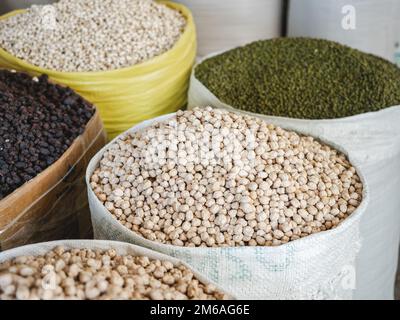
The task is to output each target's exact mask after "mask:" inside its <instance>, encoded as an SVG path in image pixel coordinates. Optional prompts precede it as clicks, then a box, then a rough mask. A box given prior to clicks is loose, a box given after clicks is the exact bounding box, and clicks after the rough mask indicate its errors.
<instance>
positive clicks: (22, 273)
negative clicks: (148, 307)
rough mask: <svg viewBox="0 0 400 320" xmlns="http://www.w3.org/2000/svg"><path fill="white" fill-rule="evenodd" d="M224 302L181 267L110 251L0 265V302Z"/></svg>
mask: <svg viewBox="0 0 400 320" xmlns="http://www.w3.org/2000/svg"><path fill="white" fill-rule="evenodd" d="M226 298H228V297H227V296H226V295H225V294H224V293H222V292H220V291H219V290H217V288H216V287H215V286H214V285H212V284H203V283H202V282H200V281H199V280H198V279H197V278H196V276H195V275H194V274H193V273H192V272H191V271H190V270H189V269H188V268H186V267H185V266H183V265H178V266H174V265H173V264H172V263H171V262H169V261H161V260H157V259H149V258H148V257H146V256H133V255H120V254H117V252H116V251H115V250H114V249H110V250H90V249H69V250H68V249H65V248H64V247H56V248H54V249H53V250H51V251H49V252H48V253H46V254H45V255H39V256H20V257H17V258H15V259H12V260H9V261H6V262H3V263H1V264H0V300H3V299H4V300H6V299H21V300H26V299H31V300H33V299H44V300H48V299H74V300H75V299H79V300H83V299H86V300H100V299H101V300H104V299H124V300H126V299H145V300H148V299H150V300H186V299H202V300H205V299H207V300H209V299H210V300H215V299H226Z"/></svg>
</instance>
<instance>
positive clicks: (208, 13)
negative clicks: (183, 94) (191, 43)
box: [177, 0, 283, 57]
mask: <svg viewBox="0 0 400 320" xmlns="http://www.w3.org/2000/svg"><path fill="white" fill-rule="evenodd" d="M177 2H180V3H183V4H184V5H186V6H187V7H188V8H189V9H190V10H191V11H192V13H193V15H194V20H195V23H196V27H197V39H198V55H199V56H200V57H201V56H204V55H206V54H208V53H210V52H215V51H219V50H226V49H229V48H232V47H236V46H239V45H243V44H245V43H247V42H249V41H255V40H260V39H269V38H274V37H279V36H280V35H281V24H282V3H283V1H282V0H229V1H226V0H178V1H177Z"/></svg>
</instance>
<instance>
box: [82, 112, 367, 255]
mask: <svg viewBox="0 0 400 320" xmlns="http://www.w3.org/2000/svg"><path fill="white" fill-rule="evenodd" d="M232 112H235V111H232ZM175 115H176V113H170V114H167V115H163V116H160V117H156V118H154V119H151V120H146V121H143V122H141V123H139V124H137V125H135V126H133V127H132V128H130V129H129V130H127V131H125V132H124V133H122V134H120V135H118V136H117V137H116V138H114V139H113V140H111V141H110V142H109V143H108V144H107V145H106V146H104V147H103V148H102V149H101V150H100V151H99V152H98V153H97V154H96V155H95V156H94V157H93V158H92V159H91V160H90V162H89V164H88V166H87V169H86V184H87V189H88V197H89V199H90V198H93V199H94V201H96V204H97V206H99V207H102V208H103V209H104V212H107V214H108V215H109V217H107V218H111V219H112V220H113V222H115V226H117V224H118V225H119V227H120V228H121V230H125V231H126V232H128V233H130V234H132V235H133V236H134V237H139V238H140V240H141V242H142V243H143V245H145V246H147V247H151V248H157V250H162V252H171V251H175V250H180V251H185V252H193V251H198V252H199V251H201V250H212V251H217V250H221V249H222V250H223V249H229V250H238V251H239V250H243V249H247V248H257V249H258V250H260V249H263V250H267V251H271V252H272V251H273V252H278V251H284V250H286V249H287V248H289V247H292V246H293V245H298V246H299V248H300V247H301V248H307V242H310V243H313V241H314V243H321V242H319V241H318V240H319V239H321V241H322V240H324V239H323V237H329V236H334V235H337V234H340V233H341V232H343V231H345V230H347V229H349V228H351V227H352V226H353V224H356V225H358V224H359V222H360V220H361V217H362V214H363V213H364V212H365V211H366V208H367V206H368V204H369V201H370V191H369V186H368V184H367V182H366V179H365V176H364V174H363V172H362V170H360V169H359V168H360V166H359V161H356V160H355V161H353V157H352V156H351V154H349V152H348V151H347V150H346V149H345V148H344V147H342V146H340V145H337V144H336V143H334V142H331V141H329V140H328V139H325V138H319V137H315V136H313V137H314V138H315V139H317V140H318V141H320V142H322V143H324V144H326V145H328V146H330V147H332V148H334V149H335V150H337V151H339V152H342V153H343V154H344V155H345V156H346V157H347V159H348V161H349V162H350V164H351V165H352V166H353V167H354V168H355V169H356V172H357V175H358V176H359V177H360V180H361V183H362V184H363V192H362V196H363V199H362V201H361V203H360V205H359V206H358V207H357V209H356V210H355V211H354V212H353V213H352V214H351V215H350V216H349V217H347V218H346V219H344V220H343V221H341V222H340V223H339V224H338V225H337V226H336V227H335V228H333V229H329V230H326V231H321V232H318V233H314V234H311V235H309V236H306V237H303V238H300V239H297V240H293V241H289V242H288V243H285V244H281V245H279V246H256V247H249V246H236V247H207V248H202V247H194V248H191V247H184V246H175V245H172V244H165V243H161V242H157V241H151V240H148V239H146V238H145V237H143V236H142V235H141V234H139V233H136V232H134V231H132V230H131V229H128V228H127V227H125V226H124V225H122V224H121V223H120V222H119V221H117V220H116V219H115V218H114V216H113V215H112V214H111V212H110V211H109V210H107V208H106V207H105V206H104V205H103V204H102V203H101V202H100V200H99V199H98V198H97V196H96V194H95V193H94V191H93V189H92V187H91V185H90V178H91V176H92V174H93V172H94V170H95V169H96V168H97V167H98V164H99V162H100V160H101V158H102V156H103V154H104V152H106V151H107V150H108V149H109V147H110V146H111V145H112V144H114V143H115V142H116V141H117V140H118V139H120V138H122V137H124V136H125V135H127V134H129V133H133V132H135V131H139V130H143V129H145V128H147V127H148V126H150V125H152V124H153V123H157V122H161V121H164V120H168V119H170V118H172V117H174V116H175ZM262 120H263V119H262ZM263 121H266V120H263ZM266 122H267V121H266ZM138 127H139V128H138ZM279 127H281V128H283V129H285V126H279ZM286 130H290V131H293V132H296V133H298V132H299V131H296V130H292V129H286ZM301 135H303V134H301ZM89 201H90V200H89ZM92 210H93V209H92V208H90V211H91V216H92V217H93V213H92ZM102 211H103V210H102ZM101 215H103V213H101ZM357 228H358V226H357Z"/></svg>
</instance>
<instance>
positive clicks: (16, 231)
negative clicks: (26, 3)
mask: <svg viewBox="0 0 400 320" xmlns="http://www.w3.org/2000/svg"><path fill="white" fill-rule="evenodd" d="M0 119H1V123H0V251H2V250H6V249H10V248H14V247H17V246H21V245H25V244H30V243H36V242H42V241H50V240H58V239H68V238H72V239H77V238H87V237H90V236H91V235H92V228H91V221H90V213H89V207H88V200H87V197H86V185H85V180H84V176H85V170H86V166H87V164H88V163H89V161H90V159H91V157H93V155H94V154H96V152H97V151H98V150H99V149H100V148H101V147H103V146H104V144H105V143H106V133H105V131H104V129H103V124H102V122H101V120H100V116H99V114H98V112H97V111H96V109H95V108H94V107H93V106H92V105H91V104H90V103H89V102H87V101H85V100H84V99H83V98H81V97H80V96H79V95H77V94H76V93H74V92H73V91H72V90H71V89H68V88H64V87H61V86H58V85H54V84H52V83H50V82H48V81H47V77H45V76H42V77H40V78H32V77H30V76H28V75H27V74H23V73H15V72H9V71H5V70H0Z"/></svg>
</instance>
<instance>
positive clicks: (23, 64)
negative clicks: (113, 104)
mask: <svg viewBox="0 0 400 320" xmlns="http://www.w3.org/2000/svg"><path fill="white" fill-rule="evenodd" d="M156 2H158V3H161V4H164V5H166V6H167V7H169V8H171V9H174V10H176V11H178V12H180V13H181V14H182V15H183V16H184V17H185V19H186V26H185V30H184V31H183V33H182V34H181V36H180V37H179V39H178V41H177V42H176V43H175V44H174V46H173V47H172V48H170V49H169V50H168V51H166V52H164V53H162V54H160V55H158V56H156V57H154V58H152V59H149V60H146V61H144V62H141V63H139V64H136V65H133V66H129V67H124V68H119V69H115V70H109V71H85V72H76V71H73V72H65V71H56V70H50V69H45V68H41V67H38V66H35V65H33V64H30V63H29V62H27V61H25V60H22V59H20V58H17V57H16V56H13V55H12V54H11V53H9V52H7V51H6V50H4V49H3V48H1V47H0V56H3V57H4V58H6V59H7V60H8V61H10V62H11V63H14V64H15V65H17V66H18V67H20V68H21V69H24V70H29V72H36V73H37V74H47V75H48V76H50V77H55V78H58V77H62V78H64V79H65V78H74V79H76V78H77V77H79V76H82V77H93V76H95V77H107V76H110V77H114V76H116V75H118V76H121V75H122V73H125V72H127V73H129V76H132V72H134V73H136V72H137V73H138V74H140V73H141V72H142V71H145V73H148V71H149V67H151V65H156V64H158V62H159V61H162V60H166V59H170V58H172V59H173V55H174V53H175V51H176V50H179V48H180V47H182V46H185V45H186V44H187V43H188V42H189V38H191V37H192V35H193V33H195V24H194V21H193V16H192V13H191V12H190V10H189V9H188V8H187V7H186V6H184V5H182V4H179V3H175V2H171V1H168V0H158V1H156ZM26 11H27V10H26V9H20V10H14V11H11V12H9V13H6V14H5V15H2V16H0V20H4V19H8V18H10V17H12V16H15V15H17V14H20V13H24V12H26ZM144 69H146V70H144Z"/></svg>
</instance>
